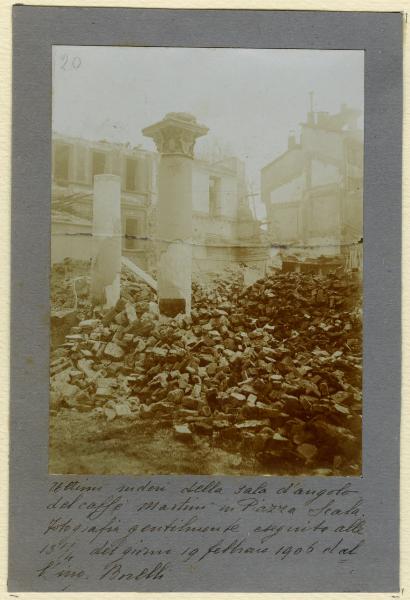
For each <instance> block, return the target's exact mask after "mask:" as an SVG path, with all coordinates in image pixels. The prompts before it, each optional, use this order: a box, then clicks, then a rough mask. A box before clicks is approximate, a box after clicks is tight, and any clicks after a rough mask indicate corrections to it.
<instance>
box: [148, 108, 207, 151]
mask: <svg viewBox="0 0 410 600" xmlns="http://www.w3.org/2000/svg"><path fill="white" fill-rule="evenodd" d="M142 133H143V135H145V136H147V137H150V138H152V139H153V140H154V142H155V144H156V146H157V150H158V152H159V153H160V154H164V155H167V154H168V155H169V154H171V155H179V156H186V157H188V158H193V157H194V146H195V141H196V139H197V138H199V137H201V136H202V135H205V134H206V133H208V127H205V126H204V125H200V124H199V123H197V120H196V118H195V117H194V116H193V115H190V114H188V113H174V112H172V113H168V114H166V115H165V117H164V118H163V119H162V121H159V122H158V123H154V124H153V125H149V126H148V127H145V129H143V130H142Z"/></svg>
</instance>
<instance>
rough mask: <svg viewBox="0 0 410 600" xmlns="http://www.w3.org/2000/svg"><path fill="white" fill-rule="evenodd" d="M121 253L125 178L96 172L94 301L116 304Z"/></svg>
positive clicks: (92, 289)
mask: <svg viewBox="0 0 410 600" xmlns="http://www.w3.org/2000/svg"><path fill="white" fill-rule="evenodd" d="M121 252H122V236H121V179H120V177H118V176H117V175H105V174H104V175H96V176H95V177H94V201H93V262H92V276H91V301H92V303H93V304H101V305H103V306H104V307H112V306H114V305H115V304H116V302H117V301H118V300H119V297H120V279H121Z"/></svg>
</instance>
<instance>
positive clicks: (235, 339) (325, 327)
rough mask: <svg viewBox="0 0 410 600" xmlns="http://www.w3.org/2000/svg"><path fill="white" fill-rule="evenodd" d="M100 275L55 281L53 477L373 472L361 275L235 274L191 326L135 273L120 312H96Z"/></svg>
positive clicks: (200, 295)
mask: <svg viewBox="0 0 410 600" xmlns="http://www.w3.org/2000/svg"><path fill="white" fill-rule="evenodd" d="M87 274H88V265H82V264H80V263H74V262H67V263H66V264H65V265H55V266H54V268H53V273H52V304H53V308H54V309H55V310H54V312H53V315H52V344H53V347H52V351H51V367H50V368H51V372H50V375H51V377H50V382H51V386H50V388H51V389H50V472H53V473H77V474H79V473H95V474H102V473H105V474H108V473H110V474H115V473H118V474H125V473H130V474H166V473H168V474H171V473H191V474H228V475H231V474H240V475H243V474H278V475H285V474H289V475H296V474H306V475H359V474H360V473H361V429H362V425H361V421H362V418H361V415H362V402H361V388H362V356H361V350H362V329H361V282H360V281H358V280H357V279H356V278H355V277H354V275H352V274H347V273H345V272H343V271H342V270H336V271H335V272H334V273H331V274H329V275H326V276H324V277H321V276H315V275H310V274H303V275H302V274H297V273H278V272H272V274H271V275H269V276H266V277H264V278H263V279H260V280H258V281H256V283H254V284H253V285H251V286H250V287H245V286H244V284H243V276H242V274H241V272H240V271H232V272H225V273H224V274H223V275H222V276H221V277H219V278H215V280H214V281H213V282H207V284H206V285H205V284H203V285H201V284H199V283H196V284H194V286H193V309H192V313H191V316H190V317H187V316H185V315H178V317H176V318H175V319H168V318H164V317H160V316H159V315H158V309H157V304H156V297H155V293H154V292H153V291H152V290H151V289H150V288H149V287H148V286H147V285H146V284H144V283H142V282H139V281H136V280H135V279H133V277H132V275H131V274H130V273H128V272H126V271H125V272H124V273H123V277H122V297H121V299H120V301H119V302H118V303H117V306H116V307H115V308H114V309H110V310H102V309H99V308H96V309H93V308H92V307H91V306H90V305H89V303H88V283H89V279H88V278H87ZM78 278H79V279H78ZM74 280H76V281H75V282H74V283H73V281H74Z"/></svg>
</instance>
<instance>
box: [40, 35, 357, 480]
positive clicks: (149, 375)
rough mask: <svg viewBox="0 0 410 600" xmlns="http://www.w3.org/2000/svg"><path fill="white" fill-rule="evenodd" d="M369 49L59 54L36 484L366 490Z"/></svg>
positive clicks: (113, 49) (115, 49)
mask: <svg viewBox="0 0 410 600" xmlns="http://www.w3.org/2000/svg"><path fill="white" fill-rule="evenodd" d="M364 110H365V107H364V52H363V51H361V50H296V49H286V50H278V49H239V48H168V47H129V46H127V47H120V46H57V45H56V46H53V69H52V117H51V118H52V156H50V164H51V182H50V185H51V207H50V210H51V217H50V220H51V264H50V320H51V324H50V332H51V333H50V401H49V449H48V452H49V473H52V474H94V475H100V474H101V475H103V474H106V475H168V474H169V475H172V474H177V475H178V474H189V475H196V474H198V475H238V476H241V475H262V476H275V475H276V476H284V475H290V476H297V475H309V476H314V475H316V476H350V477H351V476H356V477H357V476H360V475H361V474H362V346H363V344H362V319H363V312H362V284H363V158H364V157H363V133H364V132H363V129H364V125H363V123H364Z"/></svg>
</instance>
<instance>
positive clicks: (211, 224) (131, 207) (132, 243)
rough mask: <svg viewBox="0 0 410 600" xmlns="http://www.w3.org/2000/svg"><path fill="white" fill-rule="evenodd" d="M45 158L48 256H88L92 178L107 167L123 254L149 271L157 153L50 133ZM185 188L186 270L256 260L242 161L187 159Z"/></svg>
mask: <svg viewBox="0 0 410 600" xmlns="http://www.w3.org/2000/svg"><path fill="white" fill-rule="evenodd" d="M52 163H53V171H52V250H51V253H52V262H53V263H55V262H61V261H63V260H64V259H65V258H66V257H71V258H75V259H81V260H89V259H91V257H92V255H93V251H92V235H91V232H92V211H93V182H94V176H95V175H99V174H103V173H107V174H113V175H117V176H119V177H120V178H121V221H122V223H121V226H122V236H123V254H124V255H125V256H127V257H128V258H130V259H131V260H133V262H135V263H136V264H137V265H138V266H139V267H141V268H142V269H144V270H147V271H152V270H155V267H156V248H155V239H156V223H157V199H158V165H159V155H158V153H156V152H151V151H148V150H145V149H143V148H141V147H131V146H130V145H129V144H115V143H111V142H106V141H99V142H92V141H87V140H84V139H79V138H72V137H67V136H63V135H59V134H54V135H53V161H52ZM192 190H193V194H192V205H193V206H192V208H193V212H192V219H193V223H192V229H193V240H192V244H193V253H192V256H193V259H192V260H193V264H192V267H193V270H194V271H202V272H207V271H213V270H219V269H220V268H221V266H224V265H225V264H226V265H228V264H232V263H239V262H249V263H251V264H253V263H257V264H258V265H261V264H262V265H263V263H264V260H265V255H264V253H263V252H261V251H260V249H259V245H260V244H259V223H258V221H256V220H255V218H254V216H253V215H252V212H251V210H250V209H249V204H248V198H247V188H246V181H245V169H244V165H243V163H242V162H241V161H240V160H239V159H237V158H235V157H230V158H227V159H224V160H221V161H219V162H216V163H208V162H206V161H201V160H198V159H194V160H193V166H192Z"/></svg>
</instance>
